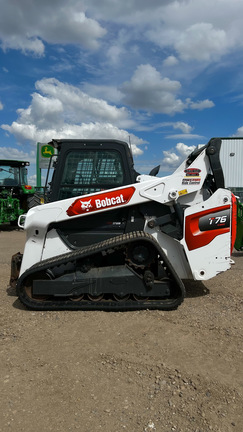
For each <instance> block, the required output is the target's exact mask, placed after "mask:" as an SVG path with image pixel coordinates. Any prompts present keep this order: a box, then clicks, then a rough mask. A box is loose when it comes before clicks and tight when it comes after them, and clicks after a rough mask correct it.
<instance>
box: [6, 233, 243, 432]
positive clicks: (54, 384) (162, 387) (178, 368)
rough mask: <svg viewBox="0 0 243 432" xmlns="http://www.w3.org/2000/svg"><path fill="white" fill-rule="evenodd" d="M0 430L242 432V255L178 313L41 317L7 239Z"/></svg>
mask: <svg viewBox="0 0 243 432" xmlns="http://www.w3.org/2000/svg"><path fill="white" fill-rule="evenodd" d="M0 241H1V250H0V266H1V273H0V281H1V285H0V286H1V290H0V296H1V301H0V305H1V306H0V308H1V315H0V325H1V327H0V341H1V345H0V354H1V357H0V361H1V369H0V380H1V392H0V407H1V408H0V417H1V423H0V431H1V432H6V431H13V432H17V431H18V432H21V431H24V432H33V431H35V432H43V431H45V432H49V431H55V432H67V431H76V430H80V431H82V432H98V431H106V432H120V431H129V432H156V431H157V432H171V431H176V432H208V431H213V432H231V431H232V432H242V428H243V409H242V408H243V405H242V394H243V361H242V360H243V359H242V357H243V343H242V340H243V337H242V336H243V333H242V298H243V282H242V281H243V265H242V264H243V253H242V252H235V253H234V254H233V259H234V260H235V265H234V266H232V269H231V270H229V271H228V272H226V273H223V274H221V275H219V276H217V277H216V278H214V279H212V280H210V281H207V282H205V283H201V282H193V281H191V282H190V283H189V282H188V283H187V284H186V288H187V297H186V299H185V301H184V303H183V304H182V305H181V306H180V307H179V308H178V310H176V311H172V312H162V311H136V312H110V313H107V312H99V311H97V312H82V311H77V312H71V311H58V312H34V311H30V310H27V309H25V308H24V307H23V306H22V305H21V303H20V302H19V300H18V299H17V297H15V295H14V292H13V290H12V289H10V288H8V281H9V275H10V261H11V256H12V254H13V253H15V252H18V251H21V252H23V248H24V242H25V234H24V232H22V231H18V230H10V229H9V228H8V227H1V231H0Z"/></svg>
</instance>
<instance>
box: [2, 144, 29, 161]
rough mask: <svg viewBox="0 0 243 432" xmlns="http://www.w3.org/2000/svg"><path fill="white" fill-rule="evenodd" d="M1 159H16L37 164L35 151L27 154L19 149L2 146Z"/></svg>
mask: <svg viewBox="0 0 243 432" xmlns="http://www.w3.org/2000/svg"><path fill="white" fill-rule="evenodd" d="M0 152H1V159H16V160H22V161H28V162H32V163H35V161H36V153H35V151H34V150H33V151H31V152H28V153H27V152H25V151H23V150H20V149H18V148H13V147H4V146H0Z"/></svg>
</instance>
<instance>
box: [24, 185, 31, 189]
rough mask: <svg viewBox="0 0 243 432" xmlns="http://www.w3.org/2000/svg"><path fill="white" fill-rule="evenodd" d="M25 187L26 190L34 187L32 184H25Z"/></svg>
mask: <svg viewBox="0 0 243 432" xmlns="http://www.w3.org/2000/svg"><path fill="white" fill-rule="evenodd" d="M24 188H25V189H26V190H31V189H32V186H30V185H24Z"/></svg>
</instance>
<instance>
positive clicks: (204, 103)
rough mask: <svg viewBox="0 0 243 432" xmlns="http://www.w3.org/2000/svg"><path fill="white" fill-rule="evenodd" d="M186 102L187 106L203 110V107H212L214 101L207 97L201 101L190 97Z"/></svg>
mask: <svg viewBox="0 0 243 432" xmlns="http://www.w3.org/2000/svg"><path fill="white" fill-rule="evenodd" d="M186 102H187V103H188V105H189V107H190V108H191V109H193V110H199V111H200V110H203V109H205V108H213V107H214V106H215V105H214V102H213V101H211V100H209V99H204V100H202V101H197V102H193V101H192V100H191V99H189V98H188V99H187V100H186Z"/></svg>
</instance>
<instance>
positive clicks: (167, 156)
mask: <svg viewBox="0 0 243 432" xmlns="http://www.w3.org/2000/svg"><path fill="white" fill-rule="evenodd" d="M195 148H196V146H194V145H193V146H188V145H186V144H184V143H181V142H179V143H178V144H176V151H175V150H174V149H171V150H166V151H163V155H164V158H163V160H162V162H161V165H162V166H163V169H164V170H167V171H169V170H171V169H172V168H173V169H176V168H178V166H179V165H180V164H181V163H182V162H183V161H184V160H185V159H186V158H187V156H188V155H189V154H190V153H191V152H192V151H193V150H195Z"/></svg>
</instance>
